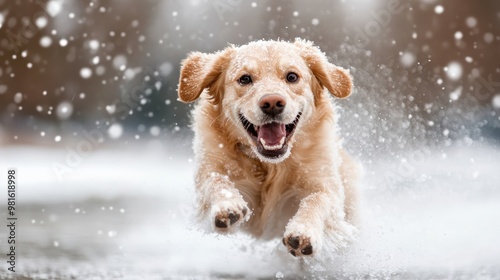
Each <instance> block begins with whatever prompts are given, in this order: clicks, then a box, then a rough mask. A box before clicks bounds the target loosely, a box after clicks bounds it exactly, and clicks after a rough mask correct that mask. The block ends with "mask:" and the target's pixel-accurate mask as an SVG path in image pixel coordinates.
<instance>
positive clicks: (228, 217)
mask: <svg viewBox="0 0 500 280" xmlns="http://www.w3.org/2000/svg"><path fill="white" fill-rule="evenodd" d="M211 212H212V217H213V220H212V221H213V226H214V229H215V230H218V231H222V232H224V231H229V230H231V229H232V228H235V227H238V226H239V225H240V224H241V223H243V221H244V220H245V217H247V215H250V214H249V210H248V207H247V205H246V203H245V202H244V201H243V200H241V201H223V202H220V203H218V204H217V205H214V206H213V207H212V211H211Z"/></svg>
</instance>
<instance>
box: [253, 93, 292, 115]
mask: <svg viewBox="0 0 500 280" xmlns="http://www.w3.org/2000/svg"><path fill="white" fill-rule="evenodd" d="M285 105H286V100H285V98H284V97H283V96H282V95H280V94H277V93H273V94H266V95H264V96H262V97H261V98H260V99H259V107H260V109H261V110H262V112H264V114H266V115H271V116H275V115H279V114H281V113H282V112H283V110H284V109H285Z"/></svg>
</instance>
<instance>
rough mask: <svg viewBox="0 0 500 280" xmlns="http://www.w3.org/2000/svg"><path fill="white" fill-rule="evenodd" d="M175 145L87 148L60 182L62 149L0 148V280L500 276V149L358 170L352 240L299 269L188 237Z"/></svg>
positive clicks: (185, 183)
mask: <svg viewBox="0 0 500 280" xmlns="http://www.w3.org/2000/svg"><path fill="white" fill-rule="evenodd" d="M185 146H186V145H182V146H181V145H177V144H172V145H171V146H163V145H161V144H159V142H152V143H141V144H140V145H137V146H134V147H133V148H131V147H128V148H127V149H123V148H120V149H116V148H115V149H111V148H108V149H101V150H97V151H94V152H92V153H89V154H87V155H85V156H84V157H82V158H81V159H80V161H78V162H73V167H71V170H72V172H71V173H66V174H64V176H63V177H62V179H63V180H62V181H59V180H58V179H57V176H56V175H55V173H54V171H53V169H52V166H53V163H54V162H60V163H66V162H65V160H66V156H67V155H68V152H67V151H65V150H64V149H54V148H46V147H44V148H40V147H31V146H9V147H3V148H0V155H1V160H0V171H1V172H0V173H1V174H0V180H1V181H0V182H1V183H0V185H1V186H3V187H2V189H3V191H1V193H0V198H1V201H2V202H1V204H0V205H2V206H1V209H2V210H1V212H0V213H2V220H3V221H6V212H5V211H6V209H5V208H6V207H4V206H5V205H6V203H5V201H6V193H7V190H6V187H5V186H6V170H7V168H10V167H16V168H17V169H18V175H19V179H18V186H19V188H18V203H19V209H18V217H19V219H20V220H19V226H18V232H17V238H18V242H19V244H18V247H17V248H18V251H17V254H18V266H17V273H16V274H15V275H14V274H12V273H9V272H7V271H6V268H7V266H6V264H5V262H4V261H3V260H2V262H1V263H2V265H1V268H0V278H14V277H15V276H16V275H17V276H23V277H26V278H22V279H70V278H75V279H255V278H261V279H275V278H284V279H295V278H304V279H313V278H316V279H322V278H325V279H332V278H356V279H359V278H362V279H381V278H392V279H408V278H412V279H415V278H419V279H427V278H431V279H449V278H463V279H499V278H500V261H498V260H499V259H500V246H499V241H500V172H499V171H500V149H499V148H498V147H491V146H484V145H476V144H473V145H470V146H462V147H452V148H447V149H444V150H443V149H440V150H429V149H426V148H422V149H418V150H414V151H412V152H408V153H406V154H402V155H401V157H400V158H398V159H396V158H380V159H377V160H376V161H373V162H372V163H366V162H365V164H364V165H365V169H366V170H365V172H366V175H365V177H364V180H363V182H362V184H361V185H362V188H363V193H364V195H363V197H364V203H365V212H366V213H365V227H364V229H363V233H362V235H361V236H360V237H359V240H358V241H357V242H356V243H355V244H354V245H353V246H352V247H351V249H350V250H348V251H346V252H343V253H342V254H341V255H338V256H330V257H331V258H328V259H323V260H314V261H308V262H301V261H298V260H297V259H295V258H293V257H292V256H291V255H289V254H287V253H286V252H284V250H283V249H284V248H283V247H282V246H281V242H280V241H279V240H275V241H272V242H267V243H261V242H258V241H254V240H251V239H250V238H248V237H247V236H243V235H241V236H240V235H238V236H230V237H226V236H216V235H211V234H205V233H202V232H200V231H198V230H197V229H196V227H195V225H194V224H193V222H192V205H193V197H194V193H193V186H192V181H193V179H192V177H193V169H194V163H193V162H192V161H191V160H190V157H191V156H190V153H189V151H187V152H179V151H182V150H186V148H185ZM361 160H362V161H363V159H361ZM0 233H1V236H0V240H1V241H0V244H2V246H1V250H2V252H1V253H2V254H1V255H2V256H4V257H2V259H4V258H5V253H4V252H5V251H6V239H7V235H6V231H5V230H4V229H2V230H1V231H0ZM19 278H21V277H19Z"/></svg>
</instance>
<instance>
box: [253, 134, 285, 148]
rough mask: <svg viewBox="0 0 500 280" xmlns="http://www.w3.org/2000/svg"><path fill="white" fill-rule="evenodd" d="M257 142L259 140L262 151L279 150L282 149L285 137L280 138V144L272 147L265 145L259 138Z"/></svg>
mask: <svg viewBox="0 0 500 280" xmlns="http://www.w3.org/2000/svg"><path fill="white" fill-rule="evenodd" d="M259 140H260V143H261V144H262V146H263V147H264V149H266V150H268V151H274V150H279V149H281V148H283V145H284V144H285V137H283V138H281V140H280V142H279V143H278V144H276V145H274V146H269V145H267V143H266V141H265V140H264V139H262V138H260V139H259Z"/></svg>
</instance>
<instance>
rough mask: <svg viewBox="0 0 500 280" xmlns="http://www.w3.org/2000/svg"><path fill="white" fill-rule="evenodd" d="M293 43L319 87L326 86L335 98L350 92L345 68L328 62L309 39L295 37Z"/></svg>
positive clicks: (349, 77) (343, 96) (345, 95)
mask: <svg viewBox="0 0 500 280" xmlns="http://www.w3.org/2000/svg"><path fill="white" fill-rule="evenodd" d="M294 44H295V46H297V47H298V48H299V50H300V54H301V56H302V57H303V58H304V60H305V61H306V63H307V65H308V66H309V69H311V71H312V73H313V75H314V77H315V78H316V80H317V82H318V83H319V86H320V87H321V88H323V87H326V88H327V89H328V91H330V93H331V94H332V95H333V96H335V97H337V98H345V97H347V96H349V95H350V94H351V92H352V79H351V76H350V75H349V72H348V71H347V70H345V69H343V68H341V67H338V66H335V65H333V64H332V63H330V62H328V59H327V58H326V55H325V54H324V53H323V52H321V51H320V49H319V48H318V47H316V46H314V45H313V43H312V42H311V41H306V40H302V39H296V40H295V42H294ZM313 88H314V84H313ZM314 94H319V93H317V92H315V93H314Z"/></svg>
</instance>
